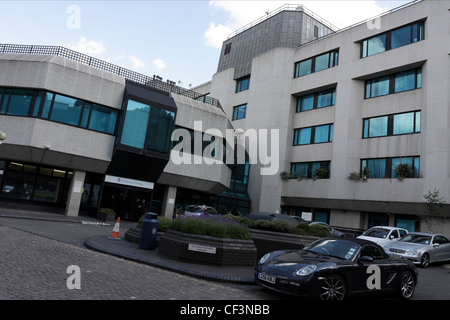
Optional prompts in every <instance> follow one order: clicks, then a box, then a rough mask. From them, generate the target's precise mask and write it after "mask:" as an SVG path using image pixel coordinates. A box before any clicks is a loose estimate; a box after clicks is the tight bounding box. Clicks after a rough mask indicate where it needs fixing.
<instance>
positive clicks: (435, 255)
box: [385, 232, 450, 268]
mask: <svg viewBox="0 0 450 320" xmlns="http://www.w3.org/2000/svg"><path fill="white" fill-rule="evenodd" d="M385 250H386V252H387V253H388V254H390V255H393V256H396V257H404V258H407V259H409V260H412V261H413V262H414V263H416V264H420V265H421V266H422V267H423V268H426V267H428V266H429V264H430V263H432V262H438V261H445V260H450V240H449V239H448V238H447V237H445V236H443V235H441V234H434V233H423V232H411V233H408V234H407V235H405V236H403V237H402V238H401V239H400V240H399V241H394V242H392V243H390V244H388V245H387V246H386V248H385Z"/></svg>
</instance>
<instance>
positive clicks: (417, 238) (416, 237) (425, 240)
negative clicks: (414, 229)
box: [400, 233, 431, 244]
mask: <svg viewBox="0 0 450 320" xmlns="http://www.w3.org/2000/svg"><path fill="white" fill-rule="evenodd" d="M400 241H402V242H412V243H420V244H430V243H431V236H428V235H423V234H411V233H409V234H407V235H404V236H403V237H402V238H401V239H400Z"/></svg>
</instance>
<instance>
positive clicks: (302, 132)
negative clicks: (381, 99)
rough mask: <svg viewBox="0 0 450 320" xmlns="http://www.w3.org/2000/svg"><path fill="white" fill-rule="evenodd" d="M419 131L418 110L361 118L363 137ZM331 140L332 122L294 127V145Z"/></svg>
mask: <svg viewBox="0 0 450 320" xmlns="http://www.w3.org/2000/svg"><path fill="white" fill-rule="evenodd" d="M412 133H420V111H413V112H405V113H399V114H391V115H385V116H380V117H373V118H367V119H364V120H363V138H376V137H386V136H394V135H401V134H412ZM332 141H333V124H325V125H320V126H314V127H307V128H299V129H294V142H293V145H294V146H299V145H307V144H316V143H325V142H332Z"/></svg>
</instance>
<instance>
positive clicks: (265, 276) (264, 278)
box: [258, 272, 275, 284]
mask: <svg viewBox="0 0 450 320" xmlns="http://www.w3.org/2000/svg"><path fill="white" fill-rule="evenodd" d="M258 279H260V280H262V281H266V282H269V283H271V284H275V277H272V276H269V275H268V274H265V273H261V272H259V273H258Z"/></svg>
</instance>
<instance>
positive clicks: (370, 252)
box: [359, 245, 384, 260]
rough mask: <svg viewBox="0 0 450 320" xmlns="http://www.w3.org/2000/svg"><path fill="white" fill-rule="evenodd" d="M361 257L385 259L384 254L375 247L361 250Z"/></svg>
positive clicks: (369, 246)
mask: <svg viewBox="0 0 450 320" xmlns="http://www.w3.org/2000/svg"><path fill="white" fill-rule="evenodd" d="M359 255H360V257H364V256H368V257H371V258H373V259H374V260H382V259H384V254H383V252H382V251H381V250H380V249H379V248H378V247H375V246H372V245H365V246H364V247H362V248H361V253H360V254H359Z"/></svg>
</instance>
